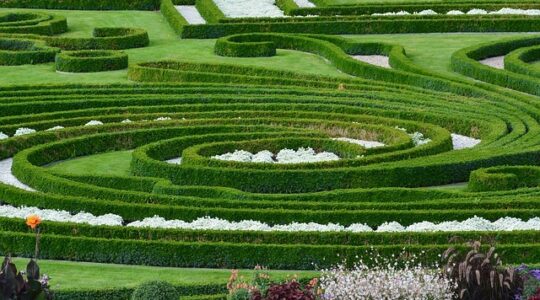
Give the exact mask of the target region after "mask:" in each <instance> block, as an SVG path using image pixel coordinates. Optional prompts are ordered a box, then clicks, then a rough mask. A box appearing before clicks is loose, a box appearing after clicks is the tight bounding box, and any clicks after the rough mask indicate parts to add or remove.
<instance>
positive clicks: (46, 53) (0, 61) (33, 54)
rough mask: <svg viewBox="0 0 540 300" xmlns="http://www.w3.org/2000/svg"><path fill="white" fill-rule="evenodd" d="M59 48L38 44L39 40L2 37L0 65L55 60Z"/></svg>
mask: <svg viewBox="0 0 540 300" xmlns="http://www.w3.org/2000/svg"><path fill="white" fill-rule="evenodd" d="M58 52H59V49H57V48H52V47H47V46H41V45H38V42H35V41H31V40H21V39H6V38H0V65H7V66H18V65H25V64H41V63H47V62H52V61H54V57H55V56H56V53H58Z"/></svg>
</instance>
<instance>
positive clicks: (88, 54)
mask: <svg viewBox="0 0 540 300" xmlns="http://www.w3.org/2000/svg"><path fill="white" fill-rule="evenodd" d="M127 67H128V55H127V54H126V53H124V52H119V51H91V50H90V51H70V52H62V53H59V54H58V55H56V70H57V71H62V72H71V73H83V72H103V71H113V70H121V69H125V68H127Z"/></svg>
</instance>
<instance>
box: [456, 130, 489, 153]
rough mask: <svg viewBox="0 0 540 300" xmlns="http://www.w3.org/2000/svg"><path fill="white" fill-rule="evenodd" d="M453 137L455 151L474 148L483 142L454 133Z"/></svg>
mask: <svg viewBox="0 0 540 300" xmlns="http://www.w3.org/2000/svg"><path fill="white" fill-rule="evenodd" d="M451 136H452V145H453V146H454V150H460V149H467V148H472V147H474V146H476V145H478V144H480V142H482V141H481V140H478V139H474V138H472V137H468V136H464V135H459V134H456V133H452V134H451Z"/></svg>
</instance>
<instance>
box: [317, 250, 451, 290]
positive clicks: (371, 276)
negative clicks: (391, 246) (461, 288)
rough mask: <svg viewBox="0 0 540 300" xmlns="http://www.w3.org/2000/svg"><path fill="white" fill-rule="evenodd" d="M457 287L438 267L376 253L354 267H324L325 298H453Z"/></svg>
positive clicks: (322, 278) (321, 279)
mask: <svg viewBox="0 0 540 300" xmlns="http://www.w3.org/2000/svg"><path fill="white" fill-rule="evenodd" d="M454 287H455V283H453V282H452V281H451V280H450V279H448V278H445V277H444V276H443V275H442V274H440V273H439V272H438V271H437V268H436V267H435V268H433V267H426V266H423V265H422V264H421V263H417V262H415V261H414V258H413V259H407V261H406V262H405V266H404V267H400V266H398V264H397V263H396V262H395V261H393V260H389V259H386V258H384V257H381V256H380V255H377V254H374V257H373V258H371V259H369V260H368V263H366V262H363V261H360V262H358V263H356V264H355V265H354V267H353V268H352V269H348V268H347V267H345V266H344V265H338V266H337V267H334V268H332V269H329V270H323V272H322V274H321V278H320V288H321V290H322V291H323V295H322V299H325V300H373V299H411V300H428V299H430V300H451V299H454Z"/></svg>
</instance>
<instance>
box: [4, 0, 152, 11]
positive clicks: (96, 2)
mask: <svg viewBox="0 0 540 300" xmlns="http://www.w3.org/2000/svg"><path fill="white" fill-rule="evenodd" d="M159 5H160V1H159V0H134V1H133V0H61V1H60V0H3V1H2V2H0V7H24V8H47V9H80V10H157V9H159Z"/></svg>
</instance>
